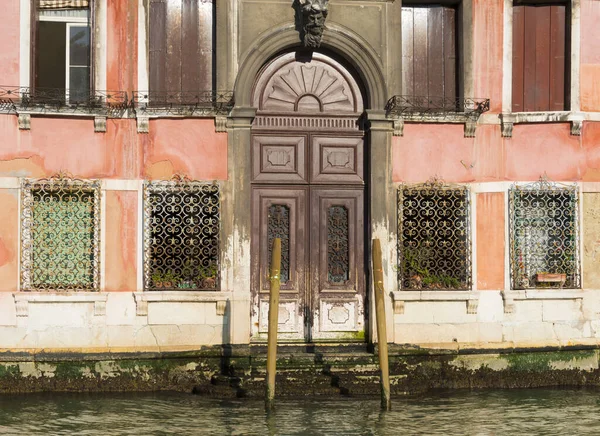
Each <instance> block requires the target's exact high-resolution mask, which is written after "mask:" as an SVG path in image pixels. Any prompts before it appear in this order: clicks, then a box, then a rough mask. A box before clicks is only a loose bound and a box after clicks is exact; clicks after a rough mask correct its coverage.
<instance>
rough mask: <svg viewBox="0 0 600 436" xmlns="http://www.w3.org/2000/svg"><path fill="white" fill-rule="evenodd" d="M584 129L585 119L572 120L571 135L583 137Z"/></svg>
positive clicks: (574, 118)
mask: <svg viewBox="0 0 600 436" xmlns="http://www.w3.org/2000/svg"><path fill="white" fill-rule="evenodd" d="M582 128H583V117H577V118H576V117H573V119H571V135H573V136H581V129H582Z"/></svg>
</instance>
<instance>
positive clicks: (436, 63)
mask: <svg viewBox="0 0 600 436" xmlns="http://www.w3.org/2000/svg"><path fill="white" fill-rule="evenodd" d="M456 65H457V58H456V9H454V8H449V7H443V6H430V7H403V8H402V93H403V94H404V95H412V96H426V97H446V98H451V99H454V98H456V84H457V81H456Z"/></svg>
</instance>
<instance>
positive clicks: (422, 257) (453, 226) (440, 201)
mask: <svg viewBox="0 0 600 436" xmlns="http://www.w3.org/2000/svg"><path fill="white" fill-rule="evenodd" d="M469 204H470V202H469V190H468V189H467V187H465V186H454V185H447V184H444V183H442V182H440V181H438V180H433V181H430V182H427V183H424V184H419V185H405V186H401V187H400V189H399V192H398V232H399V238H398V240H399V250H398V264H399V265H398V266H399V287H400V288H401V289H405V290H413V289H430V290H433V289H455V290H460V289H462V290H468V289H471V234H470V219H469Z"/></svg>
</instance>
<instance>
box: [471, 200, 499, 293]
mask: <svg viewBox="0 0 600 436" xmlns="http://www.w3.org/2000/svg"><path fill="white" fill-rule="evenodd" d="M476 220H477V221H476V224H477V241H476V244H477V289H481V290H487V289H504V193H503V192H494V193H485V194H477V217H476Z"/></svg>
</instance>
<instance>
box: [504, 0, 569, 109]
mask: <svg viewBox="0 0 600 436" xmlns="http://www.w3.org/2000/svg"><path fill="white" fill-rule="evenodd" d="M565 14H566V7H565V6H564V5H552V6H515V7H514V8H513V78H512V110H513V111H514V112H523V111H525V112H527V111H549V110H550V111H554V110H565V109H566V108H567V106H566V99H565V72H566V36H567V32H566V23H565Z"/></svg>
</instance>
